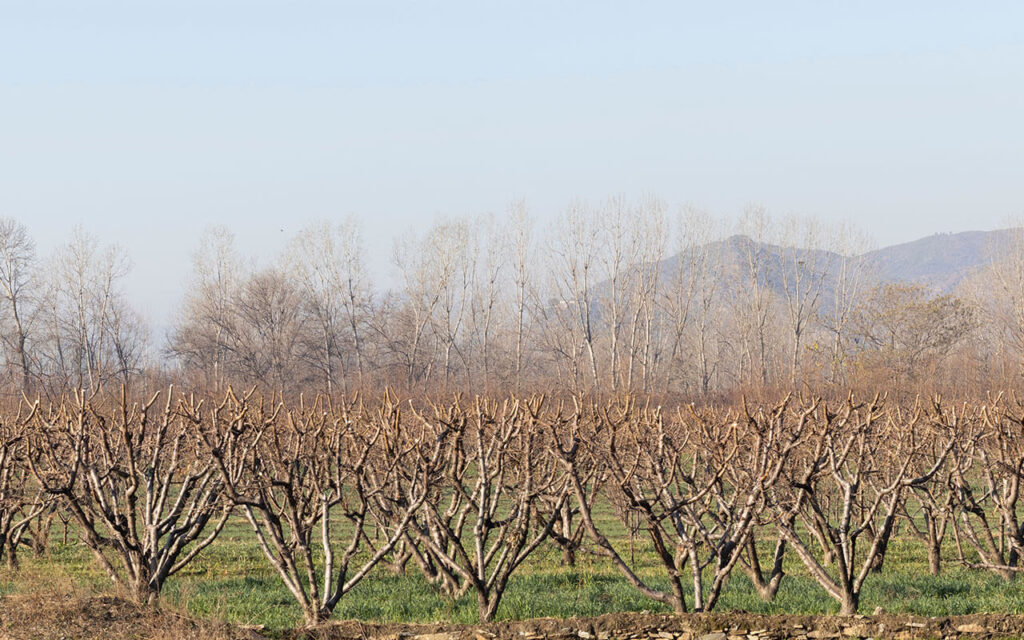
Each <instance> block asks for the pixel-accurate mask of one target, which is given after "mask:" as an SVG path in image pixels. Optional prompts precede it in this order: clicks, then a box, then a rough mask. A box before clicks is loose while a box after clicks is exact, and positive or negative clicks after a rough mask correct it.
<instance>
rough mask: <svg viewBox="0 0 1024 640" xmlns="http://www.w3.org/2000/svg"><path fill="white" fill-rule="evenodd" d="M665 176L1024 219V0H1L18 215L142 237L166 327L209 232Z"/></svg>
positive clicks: (883, 229)
mask: <svg viewBox="0 0 1024 640" xmlns="http://www.w3.org/2000/svg"><path fill="white" fill-rule="evenodd" d="M619 193H621V194H625V195H626V196H627V197H630V196H640V195H642V194H644V193H653V194H657V195H659V196H661V197H662V198H664V199H665V200H667V201H669V202H670V203H673V204H682V203H691V204H694V205H696V206H699V207H702V208H705V209H707V210H709V211H711V212H713V213H717V214H720V215H723V216H731V215H734V214H736V212H738V211H739V210H740V209H741V208H742V207H743V206H744V205H745V204H747V203H750V202H762V203H764V204H765V205H766V206H767V207H768V209H769V210H770V211H771V212H773V213H777V214H788V213H799V214H805V215H818V216H820V217H822V218H826V219H833V218H856V219H859V220H860V221H861V224H862V226H863V227H864V228H865V229H866V230H868V231H869V232H870V233H871V234H873V236H874V237H875V239H876V240H877V242H878V244H880V245H882V244H889V243H893V242H898V241H905V240H910V239H913V238H916V237H919V236H923V235H927V234H930V233H933V232H936V231H960V230H967V229H987V228H993V227H996V226H999V225H1000V223H1001V222H1002V221H1003V220H1005V219H1006V218H1007V216H1010V215H1020V214H1024V3H1021V2H1019V1H1018V2H992V1H986V2H967V1H963V2H941V1H936V0H929V1H927V2H904V1H900V2H893V1H892V0H888V1H886V2H826V1H822V0H817V1H813V2H781V1H773V2H707V1H702V2H637V1H630V2H625V1H622V2H615V3H609V2H594V1H589V2H559V1H557V0H547V1H545V2H527V1H522V0H520V1H516V2H495V1H486V0H476V1H472V2H469V1H466V2H462V1H459V2H455V1H451V2H405V3H399V2H387V1H383V0H374V1H372V2H358V3H357V2H340V1H331V2H328V1H323V2H314V1H309V2H284V1H278V2H269V1H262V0H237V1H219V0H202V1H193V0H168V1H166V2H155V1H150V0H123V1H120V2H114V1H103V0H88V1H82V0H64V1H50V0H24V1H14V0H0V216H10V217H15V218H18V219H21V220H23V221H25V222H26V223H27V224H28V225H29V226H30V228H31V230H32V232H33V234H34V236H35V238H36V240H37V242H38V244H39V246H40V250H41V252H42V253H44V254H45V253H46V252H48V251H49V250H51V249H52V248H53V247H54V246H56V245H57V244H58V243H61V242H63V241H64V240H66V239H67V237H68V235H69V233H70V230H71V228H72V227H73V226H74V225H76V224H79V223H81V224H84V226H85V227H86V228H88V229H89V230H91V231H93V232H95V233H97V234H98V235H101V236H102V237H103V238H105V239H109V240H111V241H116V242H118V243H121V244H123V245H124V246H125V247H126V248H127V249H128V251H129V253H130V255H131V257H132V259H133V261H134V264H135V269H134V272H133V275H132V276H131V280H130V281H129V283H128V286H129V290H130V293H131V295H132V297H133V299H135V300H136V301H138V303H139V304H140V306H142V308H143V310H144V311H145V312H146V313H147V315H149V316H150V317H151V318H152V320H153V323H154V325H156V326H157V327H160V326H161V325H163V324H165V323H166V322H167V319H168V316H169V313H170V310H171V308H172V307H173V306H174V305H175V304H176V303H177V301H178V300H179V299H180V296H181V293H182V290H183V285H184V282H185V279H186V277H187V274H188V270H189V262H190V254H191V252H192V251H193V250H194V249H195V247H196V237H197V234H198V233H200V232H201V230H202V229H203V227H204V226H205V225H206V224H207V223H211V222H213V223H219V224H225V225H228V226H230V227H231V228H233V229H234V230H235V232H236V234H237V237H238V244H239V248H240V249H241V251H242V252H243V253H247V254H254V255H261V256H265V257H266V258H267V259H270V258H271V257H272V256H274V255H275V254H277V253H278V252H279V251H280V250H281V249H282V247H283V244H284V240H285V239H286V237H288V236H290V235H291V234H293V233H294V232H296V231H297V230H298V229H299V228H301V227H302V226H303V225H304V224H305V223H307V222H309V221H311V220H314V219H318V218H324V217H328V218H333V217H341V216H344V215H346V214H349V213H355V214H358V215H359V216H361V217H362V219H363V221H364V225H365V234H366V236H367V241H368V247H369V250H370V253H371V256H370V259H371V264H372V265H374V268H375V269H377V270H378V271H383V270H385V269H386V268H387V264H388V261H389V257H390V254H391V239H392V237H393V236H394V235H395V234H396V233H399V232H401V231H402V230H404V229H405V228H408V227H414V228H420V227H423V226H425V225H426V224H428V223H429V221H431V220H432V219H433V218H434V217H435V216H437V215H438V214H448V215H463V214H472V213H479V212H485V211H494V212H499V213H500V212H502V211H503V210H504V209H505V207H506V205H507V203H508V201H509V200H510V199H511V198H514V197H523V198H526V199H527V201H528V202H529V203H530V205H531V209H532V211H533V212H534V214H535V215H536V216H537V217H539V218H542V219H543V218H546V217H550V216H553V215H554V214H555V213H557V212H558V211H560V210H561V209H563V208H564V206H565V205H566V204H567V203H568V202H569V200H570V199H571V198H573V197H574V196H576V197H582V198H585V199H589V200H592V201H600V200H602V199H604V198H605V197H607V196H609V195H613V194H619Z"/></svg>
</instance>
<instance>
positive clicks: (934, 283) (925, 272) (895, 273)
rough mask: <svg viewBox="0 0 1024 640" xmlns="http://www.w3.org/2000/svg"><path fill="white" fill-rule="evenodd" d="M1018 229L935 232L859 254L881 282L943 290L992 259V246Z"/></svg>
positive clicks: (953, 287) (949, 291)
mask: <svg viewBox="0 0 1024 640" xmlns="http://www.w3.org/2000/svg"><path fill="white" fill-rule="evenodd" d="M1018 231H1019V230H1015V229H1000V230H998V231H965V232H963V233H937V234H935V235H932V236H928V237H926V238H921V239H919V240H914V241H912V242H906V243H903V244H897V245H892V246H890V247H885V248H884V249H878V250H876V251H871V252H868V253H865V254H864V255H863V256H860V258H861V259H862V260H866V261H868V262H869V263H871V264H872V265H873V266H874V268H875V270H876V273H878V276H879V278H880V279H881V280H882V281H884V282H918V283H921V284H926V285H928V286H930V287H933V288H935V289H936V290H938V291H940V292H942V293H952V292H953V291H954V290H955V289H956V288H957V286H958V285H959V284H960V283H961V282H962V281H963V280H964V278H966V277H967V276H968V275H970V274H971V272H972V271H974V270H976V269H977V268H978V267H981V266H982V265H984V264H985V263H986V262H988V261H989V260H990V259H991V255H992V251H993V248H994V247H998V246H999V245H1000V244H1003V243H1005V242H1008V241H1009V240H1010V239H1011V237H1012V236H1013V234H1015V233H1017V232H1018Z"/></svg>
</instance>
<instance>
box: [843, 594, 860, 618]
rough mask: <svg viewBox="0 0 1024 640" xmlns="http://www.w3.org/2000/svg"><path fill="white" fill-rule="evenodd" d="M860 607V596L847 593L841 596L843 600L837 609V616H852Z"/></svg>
mask: <svg viewBox="0 0 1024 640" xmlns="http://www.w3.org/2000/svg"><path fill="white" fill-rule="evenodd" d="M859 606H860V594H859V593H854V592H852V591H847V592H846V593H844V594H843V600H842V603H841V605H840V607H839V615H842V616H852V615H856V614H857V609H858V608H859Z"/></svg>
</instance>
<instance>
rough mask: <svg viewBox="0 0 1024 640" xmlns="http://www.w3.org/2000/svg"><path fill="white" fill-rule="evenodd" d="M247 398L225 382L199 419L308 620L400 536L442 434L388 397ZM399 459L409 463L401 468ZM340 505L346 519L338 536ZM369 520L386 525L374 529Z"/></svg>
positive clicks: (231, 491) (328, 607)
mask: <svg viewBox="0 0 1024 640" xmlns="http://www.w3.org/2000/svg"><path fill="white" fill-rule="evenodd" d="M250 401H251V394H250V395H249V396H245V397H241V398H240V397H238V396H237V395H235V394H234V393H233V392H231V391H229V393H228V397H227V399H226V400H225V402H224V403H222V404H221V405H220V406H219V407H218V408H217V409H216V410H215V411H214V413H213V416H212V418H211V419H207V420H198V419H197V421H198V422H202V424H203V426H204V431H203V433H204V438H205V439H206V441H207V443H208V444H209V446H210V448H211V450H212V452H213V457H214V459H215V460H216V463H217V466H218V468H219V470H220V477H221V478H222V480H223V482H224V484H225V489H226V492H227V495H228V496H229V497H230V499H231V501H232V502H233V503H234V504H235V505H237V506H238V507H240V508H241V510H242V512H243V514H244V515H245V518H246V520H247V521H248V522H249V524H250V526H251V527H252V530H253V532H254V533H255V534H256V539H257V541H258V542H259V545H260V548H261V549H262V550H263V553H264V555H265V556H266V557H267V559H268V560H269V561H270V564H271V565H272V566H273V567H274V569H275V570H276V571H277V573H278V575H279V576H280V577H281V580H282V581H283V582H284V584H285V586H286V587H287V589H288V591H289V592H290V593H291V594H292V596H293V597H294V598H295V600H296V602H297V603H298V604H299V606H300V607H301V608H302V613H303V616H304V617H305V620H306V623H307V624H309V625H314V624H317V623H319V622H322V621H323V620H324V619H326V618H327V617H329V616H330V614H331V612H332V611H333V610H334V608H335V607H336V606H337V604H338V602H339V601H340V600H341V598H342V597H343V596H344V595H345V594H346V593H348V592H349V591H351V590H352V589H353V588H354V587H355V586H356V585H357V584H359V582H360V581H362V580H363V578H365V577H366V576H367V575H368V574H369V572H370V571H371V570H372V569H373V568H374V567H375V566H376V565H377V564H379V563H380V562H381V561H382V560H383V559H384V558H385V556H387V555H388V554H389V553H390V552H391V551H392V549H394V547H395V545H396V544H397V543H398V542H399V540H401V539H402V538H403V537H404V535H405V529H406V526H407V524H408V522H409V519H410V518H411V517H412V515H413V514H414V513H415V512H416V511H417V510H418V509H419V507H420V505H421V504H422V502H423V499H424V497H425V493H426V490H427V486H428V484H429V481H430V479H431V476H430V475H429V473H428V472H429V467H430V465H431V464H432V463H433V461H434V460H436V458H437V456H438V455H439V451H440V450H441V448H442V447H443V445H444V439H443V438H442V439H439V440H434V439H430V438H424V437H422V434H418V433H415V432H412V433H410V432H408V431H407V430H405V429H404V425H403V424H402V422H401V414H400V413H399V412H397V411H394V410H392V407H393V404H388V403H391V401H390V400H386V401H385V403H386V404H385V405H384V407H382V409H381V410H380V411H379V412H377V413H376V415H375V416H374V417H370V416H368V415H367V414H366V413H365V412H364V410H363V408H362V406H361V405H360V404H359V403H358V401H353V402H350V403H343V404H340V405H332V404H325V403H326V401H325V400H323V399H321V398H317V399H316V400H315V401H314V402H313V403H312V404H311V405H310V406H308V407H307V406H305V405H302V404H300V405H299V407H298V408H297V409H296V410H293V411H288V410H285V409H284V407H283V406H282V405H281V404H277V405H273V406H270V407H264V406H263V405H261V404H257V403H255V402H252V403H251V402H250ZM399 461H404V462H408V463H409V464H410V465H411V467H412V468H411V469H410V470H409V471H408V474H407V475H402V474H399V473H398V469H397V465H398V463H399ZM371 509H372V510H374V511H375V512H377V513H378V514H380V515H379V516H378V517H373V516H370V511H371ZM339 514H340V515H341V516H343V517H344V519H345V520H347V522H348V527H347V529H346V530H345V532H344V534H343V535H342V536H340V537H341V538H342V539H341V541H340V542H339V539H338V537H336V536H335V534H334V525H335V523H336V520H337V518H338V516H339ZM384 514H387V517H385V516H384ZM375 522H376V523H377V525H378V526H383V527H384V530H383V531H377V532H373V531H372V529H373V528H374V526H373V525H374V523H375ZM375 540H376V542H375ZM339 545H341V546H339ZM364 546H368V547H369V552H368V553H369V556H368V557H365V558H362V557H359V556H358V555H357V554H358V553H359V552H360V550H361V549H362V548H363V547H364ZM321 558H322V560H321Z"/></svg>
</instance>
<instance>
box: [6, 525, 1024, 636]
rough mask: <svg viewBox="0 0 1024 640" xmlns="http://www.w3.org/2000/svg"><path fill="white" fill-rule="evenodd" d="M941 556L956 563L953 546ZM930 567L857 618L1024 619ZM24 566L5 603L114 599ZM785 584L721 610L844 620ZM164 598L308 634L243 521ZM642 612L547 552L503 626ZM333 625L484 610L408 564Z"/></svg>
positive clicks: (1004, 586) (51, 571)
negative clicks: (767, 598) (876, 613)
mask: <svg viewBox="0 0 1024 640" xmlns="http://www.w3.org/2000/svg"><path fill="white" fill-rule="evenodd" d="M609 524H611V523H610V522H609ZM620 534H621V532H620ZM57 537H59V536H57ZM617 541H618V542H619V543H621V544H623V546H624V548H627V547H626V540H625V537H624V536H622V535H620V536H619V537H618V539H617ZM944 551H945V552H947V553H955V548H954V547H953V545H952V542H950V543H949V544H948V548H946V549H945V550H944ZM635 552H636V557H637V559H638V560H639V562H640V567H641V571H640V573H641V574H642V576H643V577H644V578H645V579H646V578H650V579H651V580H652V582H654V583H656V584H664V583H665V580H663V579H660V577H661V576H662V575H663V569H661V567H660V566H658V565H656V564H655V561H654V558H653V555H652V554H651V552H650V550H649V549H647V548H645V547H644V545H643V541H642V540H641V539H638V540H637V543H636V545H635ZM926 557H927V556H926V554H925V552H924V549H923V548H922V547H921V546H920V545H919V544H918V543H917V542H916V541H915V540H913V539H911V538H909V537H908V536H900V537H898V538H897V539H895V540H894V541H893V542H892V544H891V545H890V548H889V553H888V555H887V556H886V562H885V569H884V571H883V572H882V573H881V574H877V575H872V576H871V577H869V578H868V582H867V584H866V585H865V591H864V594H863V597H862V602H861V611H862V612H865V613H871V612H872V611H873V610H874V609H875V608H876V607H882V608H884V609H885V610H886V611H887V612H890V613H911V614H916V615H925V616H937V615H959V614H969V613H986V612H992V613H1024V589H1021V588H1020V584H1019V582H1017V581H1014V582H1010V583H1007V582H1004V581H1003V580H1002V579H1000V578H999V577H997V576H995V575H994V574H991V573H988V572H983V571H976V570H968V569H964V568H961V567H959V566H957V565H956V564H955V558H953V557H948V558H946V560H947V561H946V563H945V564H944V567H943V574H942V575H941V576H930V575H928V567H927V560H926ZM21 558H22V568H21V571H20V572H18V573H16V574H12V573H10V572H9V571H6V570H0V592H2V593H23V592H26V591H32V590H39V589H44V588H45V589H66V590H73V591H75V592H78V593H81V592H86V593H108V592H111V589H112V587H111V586H110V582H109V580H108V579H107V577H106V576H105V575H104V574H103V573H102V572H100V571H99V570H98V568H97V567H96V565H95V564H94V561H93V558H92V557H91V555H90V553H89V552H88V550H87V549H86V548H85V547H84V545H81V544H77V543H73V542H72V543H69V544H67V545H64V544H61V543H60V542H59V541H57V542H54V543H53V544H52V545H51V549H50V551H49V554H48V555H47V556H45V557H42V558H33V557H32V556H31V554H30V553H29V552H28V551H27V550H26V551H25V552H23V555H22V557H21ZM786 573H787V576H786V578H785V579H784V580H783V582H782V587H781V589H780V590H779V593H778V596H777V597H776V599H775V600H773V601H771V602H763V601H762V600H761V599H760V598H759V597H758V595H757V593H756V591H755V590H754V589H753V587H752V585H751V584H750V581H749V579H748V578H747V577H746V575H744V574H743V573H742V571H740V570H739V569H737V570H735V571H734V572H733V574H732V577H731V578H730V582H729V584H728V586H727V587H726V589H725V594H724V595H723V597H722V600H721V602H720V604H719V606H718V609H717V610H719V611H738V610H742V611H747V612H751V613H767V614H783V613H785V614H821V613H835V612H836V611H838V606H837V605H836V603H835V602H834V601H833V600H832V599H831V598H829V597H828V596H827V594H826V593H825V592H824V591H823V590H822V588H821V587H819V586H818V585H817V584H816V583H815V582H814V581H813V580H812V579H811V578H810V577H808V575H807V573H806V571H805V570H804V568H803V566H802V564H800V562H799V560H798V559H797V558H796V556H795V555H790V556H789V557H787V563H786ZM163 597H164V598H165V601H166V602H168V603H170V604H171V605H172V606H174V607H175V608H177V609H179V610H182V611H186V612H188V613H189V614H190V615H193V616H196V617H199V618H204V619H211V620H219V621H224V622H231V623H241V624H265V625H266V626H267V627H268V628H269V629H285V628H292V627H295V626H297V625H301V623H302V616H301V612H300V611H299V608H298V607H297V606H296V605H295V604H294V601H293V600H292V597H291V595H290V594H289V593H288V592H287V590H286V589H285V588H284V586H283V585H282V584H281V582H280V580H279V579H278V576H277V574H276V573H275V572H274V571H273V569H272V568H271V567H270V565H269V564H268V563H267V561H266V559H265V558H264V557H263V555H262V553H261V551H260V550H259V548H258V546H257V545H256V542H255V540H254V538H253V536H252V535H251V533H250V531H249V529H248V525H247V524H246V523H245V522H244V521H241V520H236V521H234V522H232V523H230V524H229V525H228V527H227V528H226V530H225V531H224V533H223V534H222V536H221V537H220V539H219V540H218V541H217V542H216V543H215V544H214V545H212V546H211V547H210V548H209V549H207V550H206V552H204V554H203V555H201V556H200V557H199V558H197V559H196V560H195V561H194V562H193V563H192V564H191V565H189V566H188V567H187V568H186V569H185V571H184V572H182V573H181V574H179V575H178V576H177V577H175V578H173V579H172V580H171V581H170V582H169V583H168V585H167V586H166V587H165V590H164V594H163ZM644 610H646V611H651V612H660V611H668V609H667V608H666V607H664V606H662V605H659V604H658V603H656V602H654V601H651V600H649V599H647V598H645V597H643V596H642V595H641V594H640V593H639V592H637V591H636V590H635V589H633V588H632V587H631V586H630V585H629V584H627V583H626V581H625V580H624V579H623V578H622V577H620V576H619V574H618V573H617V572H616V571H615V569H614V568H613V567H612V566H611V565H610V564H609V563H608V561H606V560H605V559H604V558H601V557H598V556H594V555H591V554H589V553H582V554H580V555H579V557H578V561H577V566H576V567H574V568H569V567H567V566H565V565H563V563H562V557H561V553H560V552H559V551H558V550H557V549H556V548H554V547H552V546H547V547H542V548H541V549H540V550H539V551H538V552H537V553H536V554H535V555H534V556H532V557H531V558H530V559H529V560H528V561H527V563H526V564H525V565H524V566H523V567H522V568H521V569H520V571H519V572H518V573H517V574H515V575H514V576H513V579H512V581H511V583H510V585H509V588H508V591H507V592H506V595H505V598H504V600H503V601H502V604H501V608H500V609H499V612H498V619H523V618H532V617H543V616H553V617H570V616H595V615H599V614H603V613H610V612H619V611H644ZM333 617H334V618H335V619H345V618H355V619H361V620H368V621H381V622H432V621H446V622H462V623H472V622H475V621H476V619H477V609H476V601H475V599H474V596H473V595H472V594H468V595H466V596H464V597H463V598H460V599H459V600H454V601H453V600H451V599H449V598H447V597H445V596H443V595H441V594H439V593H438V592H437V591H436V590H435V588H434V587H433V586H432V585H431V584H429V583H428V582H427V581H426V580H425V579H423V578H422V577H421V576H420V575H419V572H418V569H417V568H416V566H415V565H414V564H413V563H410V564H409V565H408V572H407V574H406V575H404V576H397V575H394V574H393V573H392V572H390V571H389V569H388V568H386V567H378V569H377V570H376V571H375V572H374V573H373V574H372V575H371V576H370V577H369V578H368V579H367V580H365V581H363V582H362V583H361V584H360V585H359V586H357V587H356V589H355V590H354V591H353V592H352V593H350V594H348V595H347V596H346V597H345V598H343V599H342V601H341V604H340V605H339V606H338V608H337V610H336V611H335V614H334V616H333Z"/></svg>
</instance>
